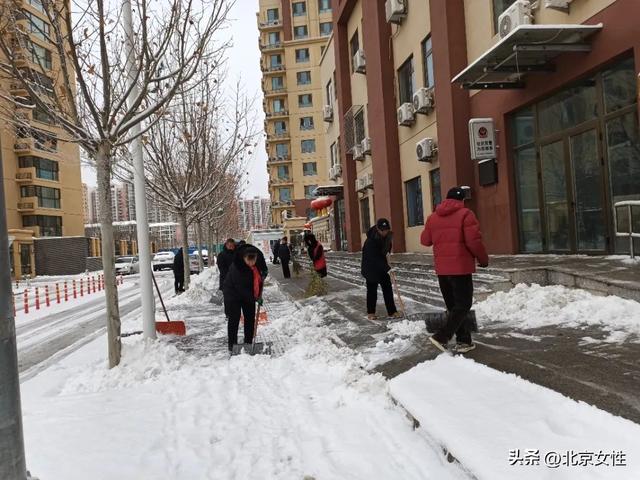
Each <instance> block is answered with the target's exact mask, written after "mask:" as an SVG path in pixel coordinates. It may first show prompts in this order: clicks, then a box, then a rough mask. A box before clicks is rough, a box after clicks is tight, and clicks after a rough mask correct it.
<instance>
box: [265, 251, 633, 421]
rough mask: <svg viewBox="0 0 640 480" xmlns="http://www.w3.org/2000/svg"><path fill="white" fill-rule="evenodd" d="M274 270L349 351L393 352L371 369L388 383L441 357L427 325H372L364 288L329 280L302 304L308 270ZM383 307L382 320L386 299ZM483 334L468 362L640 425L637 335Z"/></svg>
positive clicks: (557, 330)
mask: <svg viewBox="0 0 640 480" xmlns="http://www.w3.org/2000/svg"><path fill="white" fill-rule="evenodd" d="M270 267H271V268H270V274H271V275H272V276H273V277H274V278H275V279H276V280H277V281H278V282H280V284H281V288H282V290H283V291H285V292H287V294H289V295H290V296H291V297H292V298H293V299H296V300H299V301H300V303H301V304H302V305H308V304H312V305H317V306H318V308H320V306H323V307H325V308H328V309H329V310H330V311H331V313H330V314H327V315H325V316H327V317H328V318H331V319H332V321H331V327H332V328H333V330H334V331H335V332H336V334H337V335H338V337H339V338H340V339H342V341H344V342H345V343H346V344H347V345H348V346H349V347H351V348H353V349H355V350H357V351H362V352H368V353H369V354H370V353H371V351H372V350H374V349H379V350H381V349H386V350H387V351H388V350H390V349H392V350H394V352H393V353H394V356H395V358H394V359H392V360H390V361H388V360H387V357H385V359H384V363H381V364H375V362H372V363H371V365H370V367H371V368H372V369H374V370H376V371H379V372H381V373H383V374H384V375H385V376H386V377H387V378H393V377H395V376H397V375H399V374H401V373H403V372H406V371H408V370H410V369H411V368H413V367H414V366H416V365H417V364H419V363H421V362H424V361H425V360H431V359H433V358H435V357H436V356H437V353H438V352H437V351H436V350H435V349H434V348H433V347H432V346H431V344H430V342H429V341H428V335H427V332H426V329H425V328H424V325H423V324H418V325H415V324H416V323H418V322H408V321H404V322H391V321H386V320H381V321H377V322H370V321H368V320H367V319H366V315H365V312H366V309H365V289H364V288H358V287H354V286H353V285H352V284H350V283H347V282H344V281H342V280H339V279H336V278H331V277H328V278H327V282H328V285H329V292H330V294H329V295H328V296H327V297H324V298H323V299H318V298H311V299H304V298H303V297H304V290H305V289H306V286H307V284H308V281H309V276H308V272H304V273H303V274H301V276H300V277H297V278H296V277H295V276H294V278H291V279H288V280H284V279H283V277H282V272H281V270H280V269H279V268H278V267H277V266H270ZM329 269H331V262H329ZM378 303H379V306H378V313H379V314H381V313H382V312H381V304H382V299H381V295H379V300H378ZM405 303H406V308H407V311H408V313H411V312H414V311H425V310H429V309H432V307H430V306H428V305H426V306H425V305H420V304H418V303H416V302H413V301H411V300H409V299H405ZM381 318H384V317H381ZM639 320H640V319H639ZM412 323H413V324H414V325H411V324H412ZM390 329H391V333H393V332H394V331H395V332H401V333H402V332H404V333H407V332H409V333H411V335H408V336H405V338H401V339H398V338H393V337H394V336H393V335H390ZM480 330H481V332H480V333H479V334H478V335H477V336H476V340H477V343H478V344H479V348H478V349H476V350H475V351H474V352H471V353H469V354H468V355H467V356H468V357H469V358H471V359H473V360H475V361H477V362H480V363H482V364H485V365H487V366H489V367H492V368H495V369H497V370H500V371H504V372H507V373H514V374H516V375H518V376H521V377H522V378H524V379H527V380H529V381H531V382H533V383H536V384H538V385H542V386H545V387H548V388H550V389H553V390H555V391H557V392H560V393H562V394H563V395H566V396H568V397H570V398H573V399H575V400H581V401H584V402H586V403H589V404H592V405H595V406H597V407H598V408H601V409H603V410H606V411H608V412H611V413H613V414H615V415H619V416H622V417H625V418H627V419H630V420H632V421H634V422H636V423H640V368H639V367H638V358H640V343H639V342H638V339H637V338H636V337H633V338H630V339H627V340H625V341H622V342H612V341H609V340H607V341H604V340H605V339H608V337H609V336H610V335H611V332H607V331H605V330H603V329H601V328H598V327H596V326H587V325H585V326H580V327H577V328H570V327H564V326H563V327H558V326H544V327H539V328H529V329H517V328H516V329H514V328H513V327H512V326H508V327H504V326H502V327H501V326H499V325H489V326H484V327H483V326H482V325H481V327H480ZM417 332H419V333H417ZM585 339H591V341H586V340H585Z"/></svg>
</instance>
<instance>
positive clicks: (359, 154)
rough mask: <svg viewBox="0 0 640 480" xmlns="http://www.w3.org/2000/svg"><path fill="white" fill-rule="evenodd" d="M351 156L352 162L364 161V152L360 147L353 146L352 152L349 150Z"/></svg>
mask: <svg viewBox="0 0 640 480" xmlns="http://www.w3.org/2000/svg"><path fill="white" fill-rule="evenodd" d="M351 153H352V154H353V159H354V160H364V152H363V151H362V147H361V146H360V145H355V146H354V147H353V150H351Z"/></svg>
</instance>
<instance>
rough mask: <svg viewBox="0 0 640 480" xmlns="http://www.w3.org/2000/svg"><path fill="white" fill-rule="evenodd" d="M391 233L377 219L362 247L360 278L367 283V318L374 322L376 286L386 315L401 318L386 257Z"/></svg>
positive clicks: (384, 220)
mask: <svg viewBox="0 0 640 480" xmlns="http://www.w3.org/2000/svg"><path fill="white" fill-rule="evenodd" d="M392 239H393V233H392V232H391V224H390V223H389V220H387V219H386V218H381V219H379V220H378V221H377V222H376V224H375V225H374V226H373V227H371V228H370V229H369V231H368V232H367V239H366V240H365V242H364V245H363V246H362V266H361V273H362V276H363V277H364V278H365V280H366V281H367V318H368V319H369V320H376V319H377V318H378V317H377V316H376V305H377V303H378V285H380V287H381V288H382V296H383V297H384V304H385V306H386V307H387V314H388V315H389V317H391V318H399V317H402V313H400V312H398V309H397V308H396V304H395V301H394V300H393V287H392V286H391V277H390V276H389V270H391V267H390V266H389V262H388V261H387V255H388V254H389V253H390V252H391V243H392Z"/></svg>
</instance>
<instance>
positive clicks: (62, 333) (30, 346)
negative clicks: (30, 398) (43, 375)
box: [16, 272, 173, 381]
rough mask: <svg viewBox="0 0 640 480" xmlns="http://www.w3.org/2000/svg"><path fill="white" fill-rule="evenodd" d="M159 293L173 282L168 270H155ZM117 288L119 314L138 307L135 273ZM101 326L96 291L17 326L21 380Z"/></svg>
mask: <svg viewBox="0 0 640 480" xmlns="http://www.w3.org/2000/svg"><path fill="white" fill-rule="evenodd" d="M156 277H157V278H158V282H159V285H160V289H161V291H162V292H163V295H165V294H166V293H169V292H170V291H171V289H172V287H173V282H172V281H169V278H170V277H171V273H170V272H168V273H160V274H158V273H156ZM128 283H134V285H133V286H130V287H129V288H123V289H122V291H121V292H120V296H119V301H120V316H121V317H122V318H124V317H125V316H126V315H129V314H132V313H133V312H135V311H136V310H139V309H140V289H139V277H138V275H135V276H132V277H128V278H126V279H125V285H124V286H125V287H127V284H128ZM104 330H105V306H104V296H102V295H96V297H95V298H94V299H92V300H90V301H87V302H84V303H82V304H80V305H78V306H77V307H73V308H70V309H68V310H65V311H63V312H57V313H52V314H51V315H47V316H46V317H42V318H40V319H38V320H34V321H33V322H29V323H26V324H24V325H20V326H18V328H17V331H16V334H17V341H18V367H19V370H20V380H21V381H25V380H27V379H29V378H31V377H33V376H34V375H36V374H37V373H39V372H40V371H42V370H43V369H44V368H46V367H48V366H49V365H51V364H52V363H53V362H55V361H58V360H60V359H61V358H63V357H65V356H67V355H69V354H70V353H72V352H73V351H75V350H77V349H78V348H80V347H81V346H83V345H85V344H86V343H88V342H90V341H91V340H93V339H94V338H96V337H97V336H98V335H100V334H101V333H102V332H104Z"/></svg>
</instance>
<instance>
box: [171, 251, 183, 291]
mask: <svg viewBox="0 0 640 480" xmlns="http://www.w3.org/2000/svg"><path fill="white" fill-rule="evenodd" d="M173 278H174V280H173V286H174V288H175V290H176V295H177V294H180V293H182V292H184V256H183V253H182V249H180V250H178V253H176V255H175V257H173Z"/></svg>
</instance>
